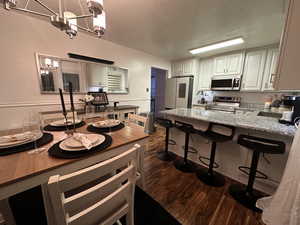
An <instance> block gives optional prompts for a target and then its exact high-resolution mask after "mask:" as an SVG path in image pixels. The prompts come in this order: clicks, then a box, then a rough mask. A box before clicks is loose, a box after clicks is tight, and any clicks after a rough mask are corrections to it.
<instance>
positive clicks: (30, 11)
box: [11, 8, 51, 18]
mask: <svg viewBox="0 0 300 225" xmlns="http://www.w3.org/2000/svg"><path fill="white" fill-rule="evenodd" d="M11 9H15V10H18V11H22V12H26V13H31V14H34V15H38V16H44V17H48V18H50V17H51V15H47V14H44V13H39V12H35V11H32V10H29V9H23V8H11Z"/></svg>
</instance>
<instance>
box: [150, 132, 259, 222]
mask: <svg viewBox="0 0 300 225" xmlns="http://www.w3.org/2000/svg"><path fill="white" fill-rule="evenodd" d="M163 146H164V129H163V128H158V130H157V131H156V132H155V134H153V135H151V137H150V141H149V144H148V147H147V150H146V153H145V174H146V190H145V191H146V192H147V193H148V194H150V195H151V196H152V197H153V198H154V199H155V200H156V201H158V202H159V203H160V204H161V205H162V206H163V207H164V208H165V209H166V210H167V211H168V212H169V213H171V214H172V215H173V216H174V217H175V218H176V219H177V220H178V221H179V222H180V223H182V224H183V225H263V222H261V219H260V217H261V216H260V214H258V213H254V212H252V211H251V210H248V209H247V208H245V207H244V206H242V205H240V204H239V203H237V202H236V201H235V200H234V199H233V198H232V197H231V196H230V195H229V193H228V187H229V185H231V184H233V183H236V182H235V181H233V180H231V179H229V178H226V185H225V186H224V187H221V188H214V187H210V186H207V185H205V184H203V183H202V182H201V181H199V180H198V179H197V177H196V175H195V174H186V173H182V172H180V171H178V170H176V169H175V168H174V166H173V164H172V162H163V161H160V160H159V159H157V158H156V155H155V152H156V151H159V150H161V149H163ZM153 216H155V215H153ZM166 225H168V224H166Z"/></svg>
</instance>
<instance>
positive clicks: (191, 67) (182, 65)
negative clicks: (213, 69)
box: [172, 59, 199, 77]
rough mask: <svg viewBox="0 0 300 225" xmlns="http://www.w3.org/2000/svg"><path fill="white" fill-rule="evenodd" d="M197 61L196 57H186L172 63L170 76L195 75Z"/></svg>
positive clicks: (197, 65)
mask: <svg viewBox="0 0 300 225" xmlns="http://www.w3.org/2000/svg"><path fill="white" fill-rule="evenodd" d="M198 67H199V62H198V60H197V59H188V60H182V61H176V62H173V63H172V76H173V77H174V76H189V75H194V76H195V75H197V73H198Z"/></svg>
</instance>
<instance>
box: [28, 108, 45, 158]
mask: <svg viewBox="0 0 300 225" xmlns="http://www.w3.org/2000/svg"><path fill="white" fill-rule="evenodd" d="M43 127H44V124H43V120H42V116H41V114H40V113H39V112H35V111H32V112H30V113H29V115H28V118H25V121H24V124H23V131H24V130H27V131H29V132H30V133H31V135H32V139H33V140H34V141H33V143H34V150H31V151H29V152H28V153H29V154H32V153H39V152H41V151H43V150H44V149H45V148H40V147H38V140H39V139H40V138H41V137H42V136H43Z"/></svg>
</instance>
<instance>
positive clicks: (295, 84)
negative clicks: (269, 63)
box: [276, 0, 300, 91]
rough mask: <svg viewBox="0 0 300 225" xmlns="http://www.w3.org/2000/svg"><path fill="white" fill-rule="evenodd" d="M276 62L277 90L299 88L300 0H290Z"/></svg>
mask: <svg viewBox="0 0 300 225" xmlns="http://www.w3.org/2000/svg"><path fill="white" fill-rule="evenodd" d="M289 2H290V7H289V8H288V9H289V11H288V16H287V22H286V26H285V29H284V31H285V33H284V35H283V39H282V43H281V46H282V47H281V53H280V58H279V64H278V74H279V77H278V79H276V84H277V85H276V86H277V88H276V89H277V90H281V91H282V90H296V91H297V90H300V76H299V52H300V45H299V40H300V32H299V26H300V1H298V0H290V1H289Z"/></svg>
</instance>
